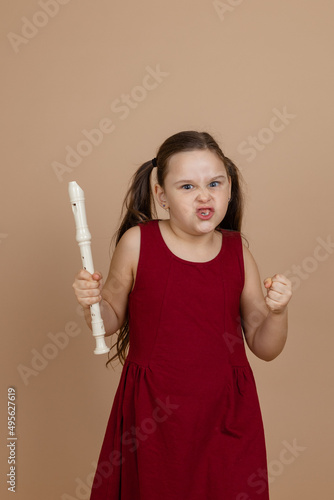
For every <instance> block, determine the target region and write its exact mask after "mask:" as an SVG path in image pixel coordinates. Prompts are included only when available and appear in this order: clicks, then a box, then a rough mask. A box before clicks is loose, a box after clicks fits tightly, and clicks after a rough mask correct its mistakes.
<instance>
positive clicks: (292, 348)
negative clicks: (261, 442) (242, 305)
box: [0, 0, 334, 500]
mask: <svg viewBox="0 0 334 500" xmlns="http://www.w3.org/2000/svg"><path fill="white" fill-rule="evenodd" d="M0 9H1V15H0V19H1V21H0V23H1V57H2V71H1V73H2V77H1V86H2V91H1V109H2V112H1V115H2V125H1V142H2V145H3V146H2V154H1V156H2V158H1V160H2V161H1V163H2V165H1V183H0V203H1V209H0V214H1V215H0V217H1V219H0V260H1V364H0V367H1V392H0V401H1V429H0V430H1V462H0V465H1V492H0V495H1V498H12V497H10V495H11V493H10V492H8V491H7V486H8V485H7V484H6V480H7V476H6V474H7V473H8V472H9V464H8V463H7V460H8V456H9V448H8V447H7V446H6V444H7V443H8V441H7V437H8V434H7V432H8V431H7V390H8V388H9V387H14V388H15V390H16V418H17V419H16V424H17V432H16V436H17V441H16V478H17V484H16V496H15V498H16V499H20V500H21V499H24V500H36V499H43V500H44V499H48V500H56V499H63V500H66V499H67V500H68V499H73V498H77V499H84V498H88V493H87V492H88V491H89V486H90V484H91V481H92V477H93V473H94V471H95V466H96V462H97V459H98V454H99V451H100V447H101V444H102V439H103V436H104V432H105V429H106V425H107V420H108V417H109V413H110V409H111V405H112V402H113V397H114V395H115V392H116V389H117V385H118V381H119V377H120V373H121V369H122V366H121V365H120V364H119V363H118V362H117V361H116V362H115V361H114V363H113V366H114V370H113V369H111V368H109V369H107V368H106V367H105V362H106V360H107V356H106V355H103V356H96V355H94V354H93V349H94V341H93V338H92V336H91V333H90V331H89V329H88V328H87V326H86V324H85V322H84V320H83V317H82V313H81V310H80V307H78V304H77V302H76V299H75V296H74V293H73V290H72V287H71V285H72V282H73V278H74V275H75V274H76V273H77V272H78V271H79V269H80V255H79V248H78V245H77V243H76V241H75V227H74V219H73V215H72V211H71V207H70V203H69V199H68V191H67V189H68V182H69V181H72V180H76V181H77V182H78V184H79V185H80V186H81V187H82V188H83V189H84V191H85V195H86V209H87V217H88V224H89V227H90V231H91V234H92V250H93V258H94V263H95V268H96V269H98V270H100V271H101V272H102V273H103V275H104V277H106V275H107V272H108V268H109V262H110V254H109V247H110V242H111V238H112V236H113V235H114V233H115V231H116V230H117V228H118V223H119V220H120V215H121V205H122V201H123V198H124V196H125V193H126V190H127V188H128V185H129V181H130V178H131V176H132V175H133V173H134V172H135V170H136V169H137V168H138V167H139V165H141V164H142V163H143V162H145V161H147V160H149V159H151V158H153V157H154V156H155V154H156V151H157V149H158V147H159V146H160V144H161V143H162V142H163V141H164V140H165V139H166V138H167V137H168V136H170V135H172V134H174V133H176V132H179V131H181V130H190V129H194V130H199V131H203V130H205V131H208V132H210V133H212V134H213V135H214V137H215V138H216V139H217V140H218V142H219V143H220V145H221V147H222V149H223V151H224V153H225V154H226V155H227V156H229V157H230V158H231V159H232V160H233V161H234V162H235V163H236V164H237V165H238V167H239V169H240V171H241V173H242V176H243V179H244V181H245V192H246V211H245V218H244V224H243V233H244V234H245V236H246V237H247V239H248V241H249V243H250V250H251V252H252V254H253V256H254V258H255V260H256V262H257V264H258V267H259V271H260V275H261V280H264V278H266V277H267V276H273V275H274V274H275V273H283V274H286V276H287V277H289V278H290V279H291V281H292V282H293V289H294V295H293V298H292V300H291V302H290V305H289V334H288V341H287V344H286V346H285V349H284V351H283V353H282V354H281V355H280V356H279V357H278V358H276V359H275V360H274V361H272V362H269V363H267V362H265V361H261V360H260V359H257V358H256V357H255V356H254V355H252V353H251V352H250V351H249V349H248V348H247V355H248V358H249V361H250V363H251V366H252V368H253V371H254V375H255V378H256V382H257V388H258V393H259V398H260V403H261V408H262V414H263V420H264V426H265V433H266V442H267V455H268V466H269V476H270V491H271V499H272V500H282V499H284V500H295V499H297V500H299V499H303V500H314V499H318V498H322V499H329V498H331V495H332V492H333V486H334V484H333V473H332V463H333V459H332V449H333V425H332V424H333V399H332V396H333V362H332V360H333V348H334V341H333V321H332V318H333V316H332V311H333V286H332V282H331V278H332V277H333V262H334V255H333V254H334V246H333V241H334V229H333V208H334V207H333V182H334V175H333V159H332V157H333V137H332V135H333V126H332V123H333V111H334V110H333V86H334V78H333V77H334V68H333V61H334V58H333V41H334V36H333V15H334V6H333V3H332V2H330V1H329V0H320V1H318V2H310V1H301V0H289V1H288V0H283V1H280V2H268V1H264V0H253V1H252V2H250V1H242V0H226V2H213V1H209V0H183V1H180V0H178V1H176V0H169V1H168V2H167V1H164V2H162V1H157V0H143V1H141V2H135V1H128V2H116V1H107V0H95V1H94V2H92V1H87V0H81V1H79V0H70V1H69V0H68V1H66V0H62V1H60V0H59V1H58V2H57V1H56V0H40V1H35V0H18V1H16V2H10V1H8V0H6V1H3V2H2V3H1V7H0ZM94 129H95V130H94ZM96 129H100V133H98V132H96ZM160 215H161V217H163V216H164V214H160ZM263 291H264V288H263ZM56 339H58V340H56ZM60 339H62V341H61V340H60ZM114 341H115V338H113V340H112V342H113V343H114ZM57 343H58V345H57ZM108 343H109V345H110V339H108ZM114 352H115V351H114ZM289 450H290V451H289ZM291 450H292V451H291ZM162 452H163V450H162ZM254 498H255V499H256V495H255V497H254ZM252 500H254V499H252Z"/></svg>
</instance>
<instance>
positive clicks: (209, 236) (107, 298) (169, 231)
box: [72, 150, 292, 361]
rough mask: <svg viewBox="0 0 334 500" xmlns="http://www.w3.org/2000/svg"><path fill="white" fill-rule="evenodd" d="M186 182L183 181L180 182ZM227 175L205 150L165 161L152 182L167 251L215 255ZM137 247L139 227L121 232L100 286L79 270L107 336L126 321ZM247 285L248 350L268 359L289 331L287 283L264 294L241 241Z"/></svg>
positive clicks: (199, 258) (83, 292)
mask: <svg viewBox="0 0 334 500" xmlns="http://www.w3.org/2000/svg"><path fill="white" fill-rule="evenodd" d="M182 180H187V182H181V181H182ZM231 187H232V186H231V179H230V178H229V177H228V175H227V172H226V169H225V166H224V164H223V162H222V161H221V160H220V158H219V157H218V156H217V155H216V154H215V153H213V152H211V151H209V150H196V151H189V152H183V153H177V154H175V155H173V156H172V157H171V158H170V160H169V166H168V173H167V175H166V178H165V186H164V189H163V188H162V187H161V186H159V184H155V186H154V194H155V198H156V202H157V203H159V205H160V206H161V207H162V208H163V205H165V207H164V208H165V209H167V210H168V211H169V219H166V220H164V221H160V222H159V226H160V231H161V234H162V237H163V238H164V240H165V242H166V244H167V246H168V247H169V249H170V250H171V251H172V252H173V253H174V254H175V255H177V256H179V257H181V258H184V259H185V260H191V261H194V262H205V261H208V260H211V259H213V258H214V257H215V256H216V255H217V254H218V252H219V250H220V248H221V244H222V234H221V233H220V232H219V231H216V230H215V227H217V226H218V224H219V223H220V222H221V220H222V219H223V218H224V216H225V214H226V211H227V208H228V199H229V197H230V196H231ZM203 206H210V207H213V208H214V214H213V217H212V218H211V219H210V220H202V219H200V218H199V217H198V216H197V213H196V209H197V208H198V207H203ZM139 251H140V228H139V227H138V226H135V227H132V228H130V229H129V230H128V231H126V232H125V233H124V235H123V236H122V238H121V239H120V241H119V243H118V245H117V246H116V249H115V251H114V254H113V257H112V260H111V263H110V268H109V273H108V276H107V279H106V282H105V284H104V285H102V283H103V282H102V274H101V273H99V272H95V273H94V274H93V275H91V274H90V273H88V272H87V271H84V270H81V271H80V272H79V273H78V274H77V275H76V277H75V280H74V283H73V285H72V286H73V288H74V291H75V294H76V297H77V300H78V302H79V303H80V304H81V305H82V306H83V308H84V311H85V319H86V322H87V324H88V326H89V327H90V328H91V318H90V310H89V306H90V304H93V303H96V302H100V306H101V314H102V317H103V320H104V324H105V329H106V332H107V333H106V335H112V334H113V333H115V332H116V331H118V330H119V328H120V327H121V326H122V325H123V323H124V321H125V319H126V311H127V302H128V295H129V293H130V292H131V290H132V289H133V286H134V283H135V278H136V271H137V266H138V259H139ZM243 257H244V269H245V283H244V288H243V291H242V294H241V298H240V312H241V321H242V326H243V330H244V335H245V340H246V343H247V345H248V347H249V348H250V350H251V351H252V352H253V353H254V354H255V355H256V356H257V357H259V358H260V359H263V360H265V361H270V360H272V359H274V358H276V357H277V356H278V355H279V354H280V352H281V351H282V350H283V348H284V345H285V342H286V338H287V331H288V309H287V306H288V303H289V301H290V299H291V296H292V288H291V282H290V281H289V280H288V279H287V278H286V277H285V276H284V275H282V274H275V275H273V276H272V277H271V278H266V279H265V280H264V282H263V283H264V287H265V289H266V296H265V297H264V296H263V291H262V285H261V279H260V274H259V271H258V267H257V265H256V262H255V260H254V258H253V256H252V254H251V252H250V251H249V250H248V248H247V247H246V246H245V245H243Z"/></svg>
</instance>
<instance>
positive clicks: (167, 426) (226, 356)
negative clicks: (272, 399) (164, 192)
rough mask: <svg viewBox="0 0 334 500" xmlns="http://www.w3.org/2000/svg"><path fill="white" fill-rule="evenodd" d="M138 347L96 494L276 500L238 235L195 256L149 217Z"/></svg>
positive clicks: (100, 498)
mask: <svg viewBox="0 0 334 500" xmlns="http://www.w3.org/2000/svg"><path fill="white" fill-rule="evenodd" d="M139 226H140V230H141V243H140V256H139V262H138V269H137V276H136V281H135V286H134V288H133V290H132V292H131V293H130V294H129V302H128V313H129V338H130V344H129V352H128V356H127V358H126V361H125V364H124V366H123V369H122V373H121V377H120V381H119V385H118V388H117V391H116V394H115V398H114V402H113V405H112V409H111V413H110V417H109V421H108V425H107V429H106V432H105V437H104V440H103V443H102V448H101V452H100V456H99V460H98V464H97V469H96V472H95V477H94V481H93V484H92V489H91V497H90V499H91V500H268V499H269V493H268V475H267V459H266V448H265V436H264V428H263V422H262V416H261V410H260V405H259V400H258V394H257V390H256V385H255V380H254V376H253V372H252V369H251V367H250V365H249V363H248V360H247V357H246V352H245V347H244V340H243V336H242V330H241V324H240V313H239V301H240V294H241V292H242V289H243V285H244V264H243V254H242V241H241V236H240V233H239V232H237V231H229V230H225V229H220V231H221V232H222V234H223V238H222V246H221V249H220V252H219V254H218V255H217V256H216V257H215V258H214V259H212V260H210V261H208V262H191V261H187V260H183V259H181V258H179V257H177V256H176V255H174V254H173V253H172V252H171V251H170V250H169V248H168V247H167V245H166V243H165V241H164V239H163V237H162V234H161V231H160V227H159V224H158V220H151V221H148V222H145V223H140V224H139Z"/></svg>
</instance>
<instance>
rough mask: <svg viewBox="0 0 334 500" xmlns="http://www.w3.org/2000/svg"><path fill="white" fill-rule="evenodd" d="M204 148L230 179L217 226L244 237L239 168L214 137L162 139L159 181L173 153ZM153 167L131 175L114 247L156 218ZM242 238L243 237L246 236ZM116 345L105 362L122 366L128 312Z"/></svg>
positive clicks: (191, 134) (143, 167)
mask: <svg viewBox="0 0 334 500" xmlns="http://www.w3.org/2000/svg"><path fill="white" fill-rule="evenodd" d="M205 149H208V150H210V151H212V152H213V153H216V155H217V156H218V157H219V158H220V159H221V160H222V162H223V163H224V166H225V168H226V172H227V175H228V177H229V178H230V179H231V182H232V190H231V200H230V203H229V205H228V209H227V212H226V214H225V217H224V219H223V220H222V221H221V222H220V223H219V225H218V226H217V227H216V229H218V228H221V229H228V230H231V231H238V232H240V234H241V236H242V237H243V238H244V236H243V235H242V233H241V225H242V217H243V209H244V196H243V191H242V188H241V181H242V177H241V174H240V171H239V170H238V168H237V167H236V166H235V164H234V163H233V162H232V161H231V160H230V159H229V158H228V157H227V156H225V155H224V153H223V151H222V150H221V148H220V147H219V145H218V144H217V142H216V141H215V139H214V138H213V137H212V136H211V135H210V134H208V133H207V132H196V131H193V130H190V131H184V132H179V133H177V134H174V135H172V136H171V137H169V138H168V139H166V140H165V142H164V143H163V144H162V145H161V146H160V148H159V149H158V152H157V155H156V166H157V181H158V184H159V185H160V186H161V187H162V188H163V189H165V178H166V175H167V173H168V162H169V159H170V158H171V157H172V156H173V155H174V154H176V153H180V152H185V151H195V150H205ZM153 168H154V165H153V163H152V160H149V161H147V162H145V163H143V164H142V165H141V166H140V167H139V168H138V170H137V171H136V172H135V173H134V175H133V176H132V178H131V181H130V187H129V188H128V191H127V193H126V195H125V198H124V201H123V205H122V213H123V212H124V210H125V215H124V217H123V219H122V221H121V224H120V226H119V229H118V231H117V232H116V233H115V234H114V236H113V239H114V238H116V243H115V247H116V246H117V244H118V242H119V240H120V239H121V237H122V236H123V234H124V233H125V232H126V231H127V230H128V229H130V228H131V227H133V226H137V225H138V224H139V223H145V222H147V221H150V220H154V219H156V218H157V213H156V210H155V206H154V197H153V193H152V189H151V182H150V178H151V172H152V170H153ZM244 239H245V240H246V238H244ZM246 242H247V240H246ZM247 245H248V242H247ZM115 345H116V346H117V353H116V354H115V355H114V356H113V357H112V358H110V359H108V361H107V363H106V365H108V363H110V362H111V361H112V360H113V359H115V358H116V357H118V358H119V360H120V362H121V364H122V365H123V364H124V362H125V359H126V350H127V348H128V345H129V316H128V315H127V318H126V321H125V323H124V324H123V326H122V327H121V328H120V329H119V334H118V337H117V342H116V344H114V345H113V346H112V347H114V346H115ZM108 357H109V356H108Z"/></svg>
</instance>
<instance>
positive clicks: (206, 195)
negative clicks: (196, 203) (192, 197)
mask: <svg viewBox="0 0 334 500" xmlns="http://www.w3.org/2000/svg"><path fill="white" fill-rule="evenodd" d="M197 198H198V199H199V200H200V201H207V200H210V198H211V194H210V191H209V190H208V189H207V188H203V189H201V190H200V191H199V193H198V195H197Z"/></svg>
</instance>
